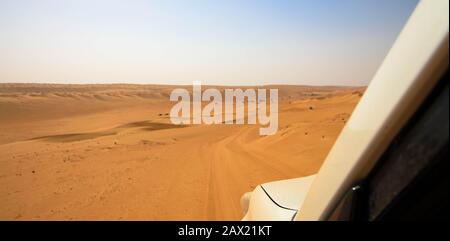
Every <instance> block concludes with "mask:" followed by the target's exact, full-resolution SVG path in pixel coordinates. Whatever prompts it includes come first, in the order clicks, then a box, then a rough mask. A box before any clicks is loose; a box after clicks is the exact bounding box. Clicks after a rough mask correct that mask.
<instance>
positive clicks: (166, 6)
mask: <svg viewBox="0 0 450 241" xmlns="http://www.w3.org/2000/svg"><path fill="white" fill-rule="evenodd" d="M416 4H417V0H320V1H318V0H290V1H289V0H271V1H268V0H221V1H219V0H209V1H206V0H204V1H201V0H161V1H151V0H146V1H137V0H130V1H125V0H121V1H115V0H105V1H92V0H90V1H85V0H63V1H61V0H52V1H50V0H29V1H26V0H1V1H0V82H51V83H54V82H56V83H117V82H131V83H156V84H191V83H192V81H193V80H201V81H202V82H203V83H207V84H241V85H244V84H268V83H272V84H310V85H365V84H367V83H368V82H369V81H370V79H371V77H372V76H373V75H374V73H375V71H376V69H377V68H378V66H379V65H380V63H381V61H382V59H383V58H384V57H385V55H386V53H387V51H388V50H389V49H390V47H391V46H392V44H393V42H394V40H395V38H396V37H397V35H398V34H399V32H400V30H401V29H402V27H403V26H404V24H405V22H406V20H407V19H408V17H409V16H410V14H411V13H412V11H413V10H414V8H415V6H416Z"/></svg>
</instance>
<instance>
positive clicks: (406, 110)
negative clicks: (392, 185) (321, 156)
mask: <svg viewBox="0 0 450 241" xmlns="http://www.w3.org/2000/svg"><path fill="white" fill-rule="evenodd" d="M448 31H449V1H448V0H422V1H421V2H419V4H418V6H417V7H416V9H415V11H414V12H413V14H412V15H411V17H410V19H409V20H408V22H407V24H406V25H405V27H404V29H403V30H402V32H401V33H400V35H399V37H398V39H397V40H396V42H395V43H394V45H393V47H392V49H391V50H390V51H389V54H388V55H387V57H386V58H385V60H384V61H383V64H382V65H381V67H380V68H379V70H378V72H377V73H376V75H375V76H374V78H373V80H372V81H371V82H370V85H369V86H368V88H367V90H366V92H365V94H364V96H363V97H362V99H361V101H360V103H359V104H358V106H357V107H356V109H355V111H354V112H353V114H352V116H351V118H350V119H349V121H348V123H347V124H346V126H345V127H344V129H343V130H342V132H341V134H340V135H339V137H338V139H337V141H336V143H335V144H334V146H333V147H332V149H331V151H330V152H329V154H328V156H327V158H326V159H325V161H324V164H323V165H322V167H321V169H320V170H319V172H318V173H317V175H314V176H310V177H302V178H296V179H290V180H282V181H277V182H271V183H266V184H262V185H260V186H258V187H256V188H255V189H254V190H253V192H251V193H247V194H244V196H243V197H242V200H241V203H242V206H243V210H244V212H245V216H244V218H243V220H327V219H328V218H329V217H330V215H331V212H332V211H333V210H334V209H335V208H336V206H337V205H338V203H339V201H340V200H341V199H342V198H343V196H344V194H345V192H346V191H347V190H349V189H351V188H352V187H353V186H355V185H357V184H358V183H359V182H360V181H361V180H363V179H364V178H365V177H366V176H367V175H368V173H369V172H370V171H371V170H372V168H373V167H374V165H375V164H376V161H377V160H378V159H379V157H380V155H381V154H382V153H383V152H384V151H385V150H386V148H387V147H388V145H389V143H390V142H391V141H392V139H393V138H394V137H395V136H396V134H397V133H398V131H399V130H400V129H401V127H402V126H403V125H404V124H405V123H406V121H407V120H408V119H409V118H410V117H411V116H412V115H413V113H414V112H415V111H416V110H417V108H418V106H419V105H420V104H421V103H422V102H423V100H424V99H425V97H426V96H427V95H428V93H429V92H430V91H431V89H432V88H433V87H434V86H435V84H436V82H437V80H438V78H439V77H440V76H441V75H442V74H443V73H444V72H445V71H446V69H447V68H448Z"/></svg>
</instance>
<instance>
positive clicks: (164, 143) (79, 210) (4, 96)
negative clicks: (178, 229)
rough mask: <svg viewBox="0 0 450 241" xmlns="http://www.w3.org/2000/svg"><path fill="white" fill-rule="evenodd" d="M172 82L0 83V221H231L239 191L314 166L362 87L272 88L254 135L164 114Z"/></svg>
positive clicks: (243, 128) (247, 128) (236, 215)
mask: <svg viewBox="0 0 450 241" xmlns="http://www.w3.org/2000/svg"><path fill="white" fill-rule="evenodd" d="M173 88H176V87H175V86H156V85H125V84H118V85H55V84H0V220H116V219H119V220H122V219H124V220H238V219H240V218H242V216H243V214H242V211H241V208H240V205H239V199H240V197H241V195H242V194H244V193H245V192H248V191H251V190H252V189H253V188H255V187H256V186H257V185H258V184H261V183H264V182H269V181H275V180H281V179H287V178H295V177H301V176H307V175H311V174H314V173H316V172H317V171H318V170H319V168H320V166H321V164H322V162H323V160H324V158H325V157H326V155H327V153H328V151H329V150H330V148H331V146H332V145H333V143H334V141H335V140H336V138H337V136H338V134H339V132H340V131H341V129H342V127H343V126H344V125H345V123H346V121H347V120H348V118H349V117H350V115H351V113H352V111H353V109H354V107H355V106H356V104H357V103H358V101H359V99H360V98H361V95H362V93H363V91H364V88H362V87H358V88H357V87H312V86H270V88H278V89H279V130H278V132H277V134H275V135H273V136H260V135H259V133H258V129H259V125H187V126H178V125H173V124H171V123H170V119H169V116H168V113H169V111H170V109H171V107H172V106H173V104H174V103H173V102H170V101H169V95H170V92H171V90H172V89H173ZM186 88H189V87H186ZM204 88H207V87H206V86H205V87H204Z"/></svg>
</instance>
